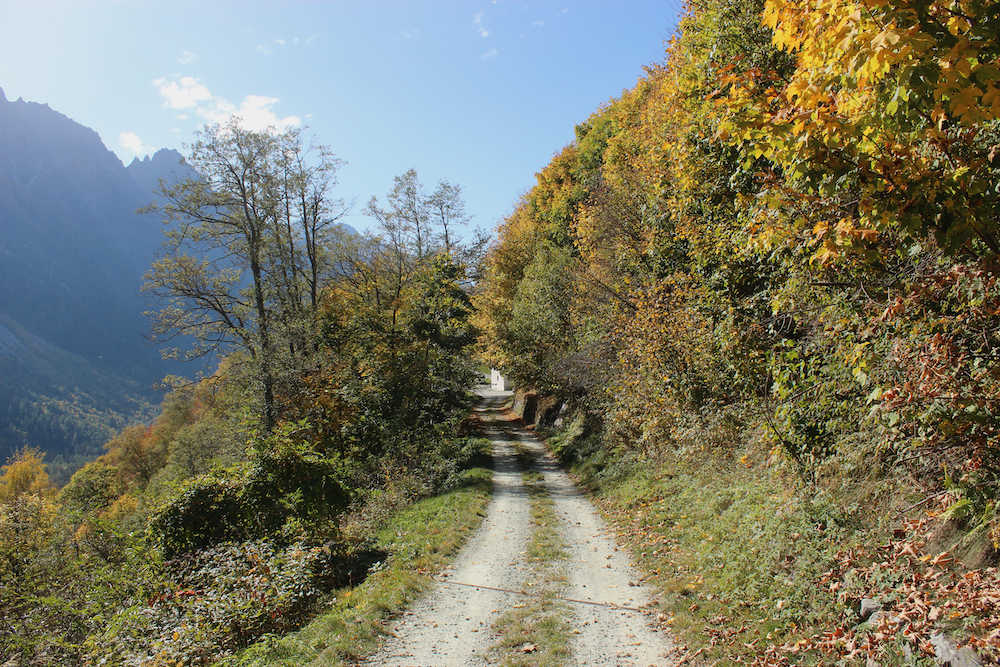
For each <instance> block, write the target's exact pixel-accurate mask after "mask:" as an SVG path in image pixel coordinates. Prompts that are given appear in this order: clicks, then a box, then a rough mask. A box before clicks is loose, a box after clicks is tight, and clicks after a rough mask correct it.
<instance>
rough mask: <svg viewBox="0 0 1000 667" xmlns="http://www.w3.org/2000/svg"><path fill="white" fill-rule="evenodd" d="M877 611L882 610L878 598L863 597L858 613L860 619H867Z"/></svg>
mask: <svg viewBox="0 0 1000 667" xmlns="http://www.w3.org/2000/svg"><path fill="white" fill-rule="evenodd" d="M877 611H882V603H880V602H879V601H878V600H873V599H871V598H864V599H862V600H861V609H860V610H859V612H858V613H859V614H860V615H861V621H862V622H864V621H867V620H868V618H869V617H870V616H871V615H872V614H874V613H875V612H877Z"/></svg>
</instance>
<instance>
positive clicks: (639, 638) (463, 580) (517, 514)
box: [366, 389, 672, 666]
mask: <svg viewBox="0 0 1000 667" xmlns="http://www.w3.org/2000/svg"><path fill="white" fill-rule="evenodd" d="M480 394H481V395H482V396H483V400H482V402H481V403H480V405H479V407H478V408H477V411H478V414H479V416H480V418H481V419H482V420H483V421H484V423H485V425H486V430H487V435H488V437H490V439H491V440H492V441H493V458H494V469H495V472H494V475H493V485H494V495H493V500H492V502H491V503H490V505H489V509H488V510H487V516H486V518H485V519H484V520H483V523H482V526H481V527H480V529H479V531H478V532H477V533H476V535H475V536H474V537H473V538H472V539H471V540H470V541H469V542H468V544H466V546H465V547H464V548H463V549H462V551H461V552H460V553H459V554H458V556H457V558H456V560H455V563H454V565H453V567H452V568H450V569H449V570H448V571H447V572H445V573H443V575H442V576H441V577H440V578H441V579H442V582H441V583H439V584H437V585H436V586H435V587H434V588H433V589H431V590H430V591H429V592H428V594H427V595H425V596H424V597H423V598H422V599H421V600H420V601H418V602H417V603H416V604H415V605H414V606H413V607H412V608H411V609H410V610H409V611H407V612H404V614H403V615H402V616H401V617H400V618H399V619H398V620H397V621H396V622H395V623H394V624H393V625H392V627H391V635H390V636H389V637H387V640H386V642H385V643H384V644H383V646H382V648H381V650H380V651H379V652H378V653H377V654H376V655H374V656H372V657H371V658H370V659H369V660H368V662H367V663H366V664H368V665H399V666H404V665H405V666H410V665H420V666H430V665H435V666H436V665H487V664H491V660H490V656H489V650H490V647H491V646H492V645H493V644H494V643H495V642H496V637H494V636H493V635H492V633H491V630H490V628H491V626H492V625H493V623H494V621H496V619H497V617H498V616H499V615H500V614H502V613H503V612H504V611H506V610H507V609H509V608H510V607H511V606H513V605H514V604H516V603H519V602H523V597H522V596H521V595H518V594H516V593H510V592H504V591H501V590H494V589H506V590H507V591H519V590H521V586H522V583H523V582H524V580H525V577H526V575H527V574H528V572H529V570H528V565H527V564H526V563H525V561H524V552H525V548H526V545H527V542H528V539H529V537H530V536H531V532H532V523H531V514H530V508H529V498H528V495H527V492H526V489H525V488H524V485H523V483H522V481H521V470H520V468H519V466H518V462H517V459H516V456H515V443H520V444H521V445H522V447H524V448H526V449H527V450H528V451H530V452H532V453H533V454H534V455H535V456H536V460H537V464H536V469H537V470H539V471H540V472H542V474H543V475H544V481H545V488H546V490H547V491H548V492H549V494H550V495H551V496H552V499H553V501H554V503H555V512H556V515H557V516H558V517H559V519H560V532H561V534H562V537H563V539H564V540H565V542H566V543H567V544H568V545H569V549H568V551H569V556H568V560H567V562H566V563H565V570H566V573H567V575H568V579H569V582H568V587H567V588H566V593H565V597H566V598H567V599H568V600H569V604H568V606H569V607H570V608H571V609H572V611H573V613H574V616H575V617H574V619H573V620H572V624H573V627H574V628H575V629H576V631H577V632H578V634H574V635H573V641H572V644H571V648H572V650H573V659H572V661H571V662H572V664H575V665H642V666H645V665H666V664H670V662H671V660H670V659H669V657H668V656H669V655H670V653H669V652H670V650H671V648H672V645H671V641H670V638H669V636H667V635H665V634H664V633H662V632H659V631H657V630H655V629H654V628H653V627H652V625H651V624H650V617H649V615H647V614H646V613H643V612H640V611H636V609H641V608H644V607H646V606H648V605H650V604H651V594H650V592H649V591H648V589H647V588H646V587H645V586H643V585H641V584H640V583H639V575H638V574H637V573H636V572H635V570H634V569H633V567H632V565H631V564H630V562H629V558H628V556H627V555H626V553H625V552H624V551H620V550H619V549H618V547H617V546H616V545H615V540H614V537H613V535H612V534H611V533H610V532H609V531H608V529H607V526H606V525H605V524H604V522H603V520H602V519H601V517H600V516H599V515H598V514H597V512H596V511H595V510H594V508H593V506H592V505H591V504H590V502H589V501H588V500H587V499H586V498H585V497H584V496H583V495H582V494H581V493H580V492H579V490H578V489H577V488H576V486H575V485H574V484H573V482H572V481H571V480H570V479H569V477H568V476H567V475H566V474H565V473H564V472H562V471H561V470H560V469H559V466H558V465H557V464H556V462H555V461H554V460H553V459H552V458H551V456H550V455H549V454H548V453H547V452H546V451H545V448H544V446H543V445H542V443H541V442H540V441H539V440H538V438H537V437H535V435H534V434H533V433H532V432H530V431H527V430H523V429H520V428H519V427H518V424H517V422H512V421H510V419H511V418H510V416H509V414H508V413H505V412H504V411H503V409H502V406H503V404H504V403H505V402H506V401H507V399H508V398H509V397H510V393H509V392H493V391H490V390H486V389H482V390H481V391H480ZM589 603H596V604H589ZM622 607H628V608H629V609H623V608H622Z"/></svg>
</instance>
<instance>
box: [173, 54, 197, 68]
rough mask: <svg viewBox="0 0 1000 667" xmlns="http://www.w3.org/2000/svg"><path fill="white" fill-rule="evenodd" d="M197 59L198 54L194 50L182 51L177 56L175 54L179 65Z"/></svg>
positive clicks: (187, 63) (188, 63)
mask: <svg viewBox="0 0 1000 667" xmlns="http://www.w3.org/2000/svg"><path fill="white" fill-rule="evenodd" d="M197 60H198V54H197V53H195V52H194V51H182V52H181V54H180V55H179V56H177V62H179V63H180V64H181V65H190V64H191V63H194V62H196V61H197Z"/></svg>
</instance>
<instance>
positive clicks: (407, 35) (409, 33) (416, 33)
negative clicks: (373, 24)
mask: <svg viewBox="0 0 1000 667" xmlns="http://www.w3.org/2000/svg"><path fill="white" fill-rule="evenodd" d="M399 36H400V37H402V38H403V39H416V38H417V37H420V28H406V29H404V30H400V32H399Z"/></svg>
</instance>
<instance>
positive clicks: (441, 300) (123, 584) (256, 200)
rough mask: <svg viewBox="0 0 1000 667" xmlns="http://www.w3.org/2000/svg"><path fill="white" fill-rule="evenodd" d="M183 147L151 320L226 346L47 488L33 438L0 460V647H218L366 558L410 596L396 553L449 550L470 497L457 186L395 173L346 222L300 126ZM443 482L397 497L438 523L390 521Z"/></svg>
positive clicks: (293, 619) (221, 653)
mask: <svg viewBox="0 0 1000 667" xmlns="http://www.w3.org/2000/svg"><path fill="white" fill-rule="evenodd" d="M188 162H189V164H190V165H191V167H192V168H194V169H195V170H196V174H197V176H196V177H191V178H187V179H183V180H181V181H179V182H177V183H175V184H173V185H170V184H166V183H165V184H164V186H163V188H161V192H160V198H159V200H158V201H159V203H158V205H157V207H156V209H155V211H154V215H156V216H157V217H158V218H161V219H164V220H167V221H169V222H171V223H172V224H170V225H167V226H165V227H164V229H165V230H166V244H165V246H164V251H163V254H162V256H161V257H160V258H159V259H157V260H156V261H155V262H154V263H153V264H152V266H151V268H150V269H149V272H148V274H147V281H146V284H147V289H148V290H149V291H150V292H151V293H153V294H155V295H156V296H157V298H158V301H157V303H158V305H159V309H158V311H157V312H158V316H157V318H156V320H155V326H154V332H155V334H156V335H157V336H158V338H160V339H161V340H164V341H166V340H170V341H173V342H174V343H176V344H177V345H178V346H179V347H180V349H179V350H178V354H180V355H183V356H198V355H199V354H203V353H211V354H221V355H223V361H222V363H221V364H220V365H219V367H218V369H217V371H216V372H215V373H214V374H212V375H211V376H210V377H208V378H205V379H203V380H201V381H199V382H191V383H186V384H185V383H179V384H178V385H177V386H176V388H175V389H174V390H173V391H172V392H171V393H170V394H169V395H168V396H167V398H166V399H165V400H164V402H163V404H162V406H161V411H160V414H159V415H158V416H157V417H156V418H155V419H153V420H152V421H150V422H149V423H147V424H141V425H137V426H131V427H129V428H125V429H123V430H121V431H120V432H119V433H118V434H117V435H116V436H115V437H114V438H112V439H111V440H110V441H109V442H107V444H106V445H105V449H106V451H105V453H104V454H102V455H101V456H100V457H98V458H97V459H96V460H94V461H91V462H89V463H87V464H86V465H84V466H83V467H82V468H81V469H80V470H79V471H77V472H76V473H75V474H74V475H73V477H72V479H71V480H70V481H69V483H68V484H66V485H65V486H64V487H62V488H61V489H58V490H57V489H56V488H55V487H54V486H53V485H52V484H51V483H50V480H49V476H48V474H47V470H46V464H45V463H44V461H43V459H42V457H41V455H40V454H39V452H37V451H35V450H31V449H27V450H22V451H21V452H20V453H19V454H18V455H17V456H16V457H14V458H13V459H12V460H10V461H8V463H7V465H5V466H3V468H2V469H0V660H2V661H3V662H11V664H84V663H86V664H116V665H117V664H178V663H180V664H208V663H213V662H216V661H218V660H221V659H223V658H226V657H228V656H232V655H234V654H236V653H238V652H239V651H240V650H242V649H245V648H246V647H248V646H250V645H252V644H254V642H256V641H257V640H258V639H260V638H261V637H262V636H263V635H265V634H271V635H273V634H275V633H281V632H286V631H288V630H291V629H294V628H296V627H298V626H299V625H300V624H302V623H303V622H304V621H305V620H308V619H309V618H311V617H312V616H313V615H315V614H316V613H317V612H319V611H323V610H328V608H329V607H330V605H332V604H333V603H335V602H336V598H335V596H334V595H331V591H332V590H335V589H337V588H339V587H342V586H347V585H353V584H357V583H359V582H361V581H364V580H365V578H366V576H367V575H368V574H369V570H370V568H371V566H373V564H376V563H382V564H383V567H382V568H381V570H380V571H384V573H385V574H384V575H383V576H385V577H389V581H388V583H386V584H383V587H384V589H385V592H384V593H382V594H383V595H396V596H400V595H410V596H412V595H414V594H415V591H416V590H418V588H419V586H418V585H417V583H415V582H414V580H413V577H412V573H411V572H410V567H411V563H412V562H414V559H417V561H416V562H422V563H428V564H430V563H437V562H438V561H439V560H440V559H441V558H443V555H444V554H445V553H447V551H448V549H452V550H453V549H454V548H456V547H455V546H454V545H455V544H456V543H457V542H458V541H459V537H460V535H461V534H462V532H463V531H467V530H469V527H470V526H471V525H474V523H475V522H476V520H477V516H478V514H477V513H476V508H477V507H479V506H481V505H482V504H483V503H484V502H485V499H486V496H487V492H486V491H484V490H483V481H484V478H485V479H488V473H486V471H484V470H479V471H477V472H469V471H468V468H469V467H470V466H471V465H473V464H475V463H477V462H478V461H479V460H480V458H481V456H482V454H483V449H482V441H480V440H478V439H477V438H475V437H472V436H470V435H469V434H468V428H465V427H462V422H463V419H464V417H465V416H466V414H467V411H468V408H469V405H470V400H471V396H470V394H469V389H470V388H471V386H472V384H473V382H474V380H475V379H476V377H478V376H477V374H476V372H475V370H474V367H473V363H472V360H471V354H470V352H469V349H468V348H469V346H470V345H471V344H472V342H473V341H474V339H475V335H474V331H473V329H472V328H471V325H470V324H469V317H470V314H471V305H470V300H469V296H468V293H467V290H468V289H469V286H470V282H469V276H470V275H473V274H474V273H475V267H476V265H477V263H478V261H479V259H480V257H481V244H479V245H477V244H475V243H468V242H466V241H464V240H462V238H460V237H461V236H464V235H459V234H457V228H458V227H459V226H461V225H463V224H465V222H466V221H467V216H466V215H465V213H464V203H463V201H462V197H461V190H460V188H459V187H458V186H456V185H453V184H451V183H448V182H441V183H440V184H439V185H438V187H437V188H436V189H434V190H427V189H425V188H424V186H423V185H422V184H421V183H420V181H419V179H418V177H417V174H416V172H415V171H413V170H410V171H408V172H406V173H404V174H403V175H401V176H399V177H398V178H397V179H396V180H395V182H394V184H393V187H392V189H391V190H390V191H389V194H388V195H387V197H386V198H385V199H384V200H382V199H378V198H374V197H373V198H372V200H371V202H370V203H369V205H368V208H367V212H368V213H369V215H371V217H372V219H373V223H374V226H375V228H376V229H377V230H378V234H377V235H371V236H362V235H358V234H356V233H353V232H351V231H350V230H348V229H347V228H345V227H344V226H342V225H340V224H339V220H340V219H341V217H342V215H343V212H344V210H345V208H344V203H343V202H342V201H341V200H340V199H339V198H338V197H337V196H336V190H335V185H336V174H337V170H338V169H339V166H340V162H339V161H338V160H337V159H336V157H335V156H334V155H333V154H332V153H331V152H330V151H329V150H328V149H326V148H323V147H317V148H308V147H307V145H306V143H305V141H304V139H303V138H302V137H301V135H300V134H299V133H298V132H296V131H290V132H286V133H276V132H252V131H249V130H245V129H244V128H242V127H241V126H239V125H238V124H237V123H236V122H235V121H234V122H233V123H231V124H229V125H227V126H224V127H217V126H216V127H208V128H206V129H205V130H204V132H202V133H201V134H200V135H199V137H198V140H197V141H196V142H195V144H194V145H193V146H192V149H191V152H190V155H189V156H188ZM439 492H447V493H445V495H442V496H440V497H438V498H435V499H433V503H432V504H431V505H429V506H424V507H423V508H418V509H414V510H413V512H412V513H413V515H414V516H417V517H419V516H421V514H420V513H421V512H423V513H427V512H429V511H431V510H430V509H428V508H433V511H434V512H437V513H439V514H440V516H439V517H430V518H428V519H423V518H421V519H419V521H418V520H417V519H415V518H414V517H413V516H411V515H405V514H404V515H400V514H399V513H400V510H402V509H404V508H407V507H409V506H410V505H412V504H413V503H414V502H416V501H418V500H420V499H422V498H425V497H426V496H429V495H431V494H434V493H439ZM408 516H409V517H410V518H408V519H407V517H408ZM400 517H402V518H400ZM390 519H393V520H395V521H396V524H388V526H389V527H388V528H387V522H389V520H390ZM407 522H409V523H407ZM393 525H402V526H405V528H392V527H391V526H393ZM348 595H349V593H348ZM359 597H360V596H359ZM362 599H363V598H362ZM397 604H399V603H397ZM263 646H264V647H265V648H266V646H269V644H267V643H266V642H265V644H264V645H263Z"/></svg>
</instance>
